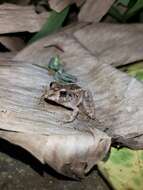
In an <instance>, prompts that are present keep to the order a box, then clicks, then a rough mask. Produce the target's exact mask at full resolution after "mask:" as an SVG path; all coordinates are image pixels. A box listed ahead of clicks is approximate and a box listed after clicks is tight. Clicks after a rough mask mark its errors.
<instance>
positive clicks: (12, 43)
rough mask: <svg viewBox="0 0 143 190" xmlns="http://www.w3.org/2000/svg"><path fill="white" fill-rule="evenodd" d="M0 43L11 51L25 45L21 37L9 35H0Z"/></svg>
mask: <svg viewBox="0 0 143 190" xmlns="http://www.w3.org/2000/svg"><path fill="white" fill-rule="evenodd" d="M0 43H1V44H3V46H5V47H6V48H7V49H9V50H10V51H13V52H15V51H19V50H21V49H22V48H24V46H25V43H24V41H23V40H22V39H21V38H18V37H11V36H0Z"/></svg>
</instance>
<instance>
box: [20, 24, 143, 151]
mask: <svg viewBox="0 0 143 190" xmlns="http://www.w3.org/2000/svg"><path fill="white" fill-rule="evenodd" d="M97 27H98V28H99V25H97ZM109 27H110V25H109ZM133 27H134V26H133ZM125 28H126V27H125ZM88 29H89V28H88ZM98 32H99V34H102V33H103V32H104V35H106V30H105V28H102V27H101V30H98ZM138 33H139V31H138V30H137V34H138ZM140 33H141V34H142V31H140ZM107 34H108V33H107ZM115 35H118V33H116V34H115ZM110 36H111V35H110ZM110 36H108V37H109V38H110ZM101 40H102V38H101ZM126 40H127V41H128V39H126ZM103 41H104V38H103ZM125 43H126V41H125V40H124V42H123V44H125ZM49 44H58V45H59V46H60V47H61V48H62V49H63V51H64V53H61V52H59V51H58V50H57V51H56V49H55V48H48V49H47V51H46V49H45V48H44V47H47V46H48V45H49ZM130 45H131V44H130ZM99 47H100V46H99ZM111 47H112V46H111ZM130 47H131V46H130ZM142 47H143V46H142ZM116 48H118V44H117V46H116ZM128 48H129V47H128ZM140 48H141V47H140ZM42 49H43V50H42ZM108 49H109V47H108ZM119 49H120V48H119ZM39 50H40V51H39ZM105 51H106V49H105ZM59 53H60V57H61V60H62V62H63V63H64V66H65V69H67V70H68V72H70V73H71V74H74V75H75V76H77V77H78V78H79V80H80V83H81V84H82V85H83V87H85V88H87V86H88V88H89V90H90V89H91V91H92V92H93V94H94V100H95V105H96V116H97V119H98V120H99V121H101V122H103V125H102V127H99V126H97V127H98V128H99V129H101V130H106V131H107V133H108V134H109V135H111V136H112V137H113V138H115V139H116V140H117V141H120V142H121V143H124V145H127V146H129V147H131V148H143V143H142V138H143V128H142V126H143V120H142V119H141V118H143V109H142V107H143V105H142V103H143V88H142V87H143V86H142V83H140V82H139V81H137V80H136V79H134V78H131V77H129V76H128V75H127V74H125V73H122V72H121V71H118V70H116V69H114V68H112V67H111V66H110V65H107V64H104V63H102V62H101V61H100V60H101V59H102V54H101V55H100V57H99V56H98V59H97V58H96V57H95V56H94V55H91V53H90V52H88V51H87V50H85V49H84V48H83V46H82V45H81V44H80V43H79V41H76V38H75V37H74V38H73V37H71V35H67V34H65V35H64V33H59V34H56V35H53V36H50V37H48V38H45V39H43V40H40V41H39V42H37V43H35V44H33V45H32V46H29V47H28V48H27V49H25V50H23V51H22V52H21V53H20V54H19V55H18V56H17V57H16V59H17V60H25V61H30V62H33V63H35V64H41V65H44V64H48V61H49V60H50V58H51V56H52V55H55V54H59ZM122 53H123V55H124V52H122ZM122 53H121V54H118V57H120V56H121V57H122ZM108 59H110V55H108ZM71 125H72V124H71ZM76 125H77V124H76ZM137 136H140V138H138V139H137V138H136V137H137ZM141 137H142V138H141ZM134 141H135V142H136V143H135V142H134Z"/></svg>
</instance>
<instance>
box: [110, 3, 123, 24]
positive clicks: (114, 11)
mask: <svg viewBox="0 0 143 190" xmlns="http://www.w3.org/2000/svg"><path fill="white" fill-rule="evenodd" d="M108 14H109V15H110V16H111V17H113V18H115V19H116V20H117V21H118V22H123V15H122V14H121V13H120V12H119V10H118V9H117V8H116V7H115V6H112V7H111V8H110V9H109V11H108Z"/></svg>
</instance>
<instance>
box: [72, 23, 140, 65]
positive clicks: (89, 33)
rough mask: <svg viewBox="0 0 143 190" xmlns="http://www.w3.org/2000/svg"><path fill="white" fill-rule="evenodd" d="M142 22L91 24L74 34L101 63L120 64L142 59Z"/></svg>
mask: <svg viewBox="0 0 143 190" xmlns="http://www.w3.org/2000/svg"><path fill="white" fill-rule="evenodd" d="M142 33H143V26H142V24H132V25H125V24H105V23H99V24H92V25H87V26H84V27H82V28H81V29H77V31H76V32H75V33H74V36H75V37H76V38H77V40H78V41H79V42H80V43H82V44H83V46H84V47H86V48H87V49H88V50H89V51H90V52H91V53H92V54H93V55H95V56H96V57H97V58H99V59H100V62H101V63H107V64H112V65H114V66H121V65H125V64H129V63H132V62H136V61H140V60H142V59H143V53H142V52H143V37H142Z"/></svg>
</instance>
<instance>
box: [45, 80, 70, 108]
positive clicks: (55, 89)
mask: <svg viewBox="0 0 143 190" xmlns="http://www.w3.org/2000/svg"><path fill="white" fill-rule="evenodd" d="M71 96H72V95H71V93H70V92H69V91H68V90H67V89H66V85H62V84H60V83H57V82H52V83H51V84H50V89H49V90H48V92H47V94H46V95H45V99H46V100H50V101H53V102H56V103H58V104H60V105H63V106H67V102H69V101H70V100H71V98H72V97H71Z"/></svg>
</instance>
